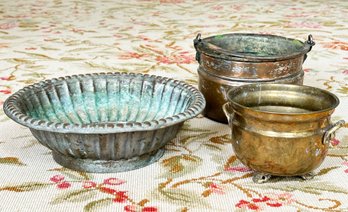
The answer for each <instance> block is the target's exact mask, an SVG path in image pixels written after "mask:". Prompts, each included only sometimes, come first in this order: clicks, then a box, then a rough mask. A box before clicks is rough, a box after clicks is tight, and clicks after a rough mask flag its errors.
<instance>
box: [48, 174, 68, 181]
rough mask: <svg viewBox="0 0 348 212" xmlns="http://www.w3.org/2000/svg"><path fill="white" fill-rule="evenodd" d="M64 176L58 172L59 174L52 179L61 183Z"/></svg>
mask: <svg viewBox="0 0 348 212" xmlns="http://www.w3.org/2000/svg"><path fill="white" fill-rule="evenodd" d="M64 178H65V177H64V176H63V175H60V174H58V175H54V176H53V177H51V178H50V180H51V181H52V182H54V183H59V182H61V181H62V180H64Z"/></svg>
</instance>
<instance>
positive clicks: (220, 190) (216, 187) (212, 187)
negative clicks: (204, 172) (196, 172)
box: [209, 183, 225, 194]
mask: <svg viewBox="0 0 348 212" xmlns="http://www.w3.org/2000/svg"><path fill="white" fill-rule="evenodd" d="M209 189H210V190H211V191H212V192H213V193H216V194H225V192H224V190H223V187H222V186H220V185H218V184H216V183H210V185H209Z"/></svg>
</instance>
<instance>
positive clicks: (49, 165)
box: [0, 0, 348, 212]
mask: <svg viewBox="0 0 348 212" xmlns="http://www.w3.org/2000/svg"><path fill="white" fill-rule="evenodd" d="M347 14H348V3H347V1H344V0H342V1H325V0H322V1H300V0H296V1H286V0H273V1H215V0H210V1H209V0H194V1H190V0H139V1H135V0H128V1H112V0H106V1H105V0H101V1H93V0H72V1H68V0H52V1H48V0H46V1H43V0H28V1H25V0H16V1H0V105H1V106H2V104H3V102H4V101H5V99H6V98H7V97H9V96H10V95H11V94H12V93H14V92H15V91H17V90H18V89H20V88H22V87H23V86H26V85H29V84H32V83H35V82H38V81H40V80H44V79H48V78H54V77H59V76H65V75H73V74H79V73H94V72H115V71H118V72H134V73H148V74H156V75H162V76H168V77H172V78H175V79H180V80H183V81H185V82H187V83H190V84H192V85H195V86H196V85H197V78H198V76H197V72H196V70H197V67H198V64H197V62H196V61H195V59H194V56H195V50H194V48H193V45H192V40H193V39H194V38H195V36H196V35H197V33H199V32H200V33H202V36H203V37H207V36H210V35H216V34H223V33H232V32H255V33H268V34H277V35H281V36H286V37H291V38H295V39H299V40H303V41H304V40H306V39H307V36H308V34H312V35H313V37H314V40H315V42H316V45H315V46H314V47H313V49H312V51H311V52H310V53H309V54H308V59H307V60H306V62H305V63H304V71H305V81H304V84H306V85H311V86H316V87H319V88H323V89H326V90H328V91H331V92H333V93H335V94H336V95H337V96H338V97H339V98H340V100H341V103H340V105H339V107H338V108H337V110H336V111H335V113H334V116H333V120H338V119H345V120H346V121H348V113H347V108H348V83H347V82H348V22H347ZM229 132H230V131H229V129H228V127H227V126H226V125H223V124H219V123H216V122H214V121H211V120H209V119H207V118H204V117H203V116H199V117H197V118H195V119H193V120H191V121H188V122H186V124H185V125H184V128H183V129H182V130H181V132H180V133H179V134H178V136H177V137H176V138H175V139H174V140H173V141H171V142H170V143H169V144H168V145H167V146H166V153H165V155H164V156H163V158H161V159H160V160H159V161H158V162H157V163H154V164H152V165H150V166H147V167H144V168H142V169H138V170H134V171H129V172H124V173H113V174H89V173H83V172H75V171H71V170H68V169H65V168H63V167H61V166H60V165H59V164H57V163H56V162H55V161H54V160H53V159H52V156H51V152H50V151H49V149H47V148H45V147H43V146H42V145H40V144H39V143H38V141H37V140H35V138H34V137H33V136H32V135H31V133H30V131H29V130H28V129H27V128H25V127H22V126H20V125H18V124H16V123H14V122H13V121H11V120H9V119H8V118H7V117H6V116H5V115H4V113H3V111H2V110H0V203H1V204H0V211H127V212H130V211H144V212H145V211H147V212H149V211H152V212H154V211H245V210H250V211H262V210H264V211H273V210H281V211H321V210H322V211H348V180H347V179H348V129H347V126H346V128H342V129H341V130H339V132H338V133H337V138H336V139H335V140H333V141H332V142H331V144H332V147H331V148H330V150H329V153H328V156H327V157H326V159H325V161H324V163H323V164H322V165H321V166H320V167H319V168H318V169H317V170H316V173H317V176H316V177H315V178H314V179H313V180H309V181H303V180H300V179H299V178H274V179H273V180H271V182H270V183H265V184H254V183H253V182H252V179H251V176H252V172H251V170H249V169H248V168H246V167H245V166H243V165H242V164H241V163H240V162H239V161H238V160H237V159H236V157H235V155H234V153H233V150H232V146H231V144H230V143H229Z"/></svg>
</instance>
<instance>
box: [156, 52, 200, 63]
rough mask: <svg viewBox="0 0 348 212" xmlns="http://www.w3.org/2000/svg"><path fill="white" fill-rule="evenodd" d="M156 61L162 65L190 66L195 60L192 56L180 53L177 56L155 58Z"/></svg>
mask: <svg viewBox="0 0 348 212" xmlns="http://www.w3.org/2000/svg"><path fill="white" fill-rule="evenodd" d="M156 60H157V61H158V62H160V63H164V64H191V63H194V61H195V59H194V57H193V56H192V55H189V54H187V52H181V53H180V54H177V55H172V56H169V57H168V56H165V55H161V56H157V57H156Z"/></svg>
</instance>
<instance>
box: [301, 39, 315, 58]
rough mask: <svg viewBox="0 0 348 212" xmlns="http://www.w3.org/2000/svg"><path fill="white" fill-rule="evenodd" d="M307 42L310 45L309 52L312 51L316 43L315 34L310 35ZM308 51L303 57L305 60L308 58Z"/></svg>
mask: <svg viewBox="0 0 348 212" xmlns="http://www.w3.org/2000/svg"><path fill="white" fill-rule="evenodd" d="M305 44H307V45H309V49H308V52H310V51H311V50H312V47H313V46H314V45H315V42H314V41H313V36H312V35H311V34H309V35H308V40H307V41H306V42H305ZM308 52H307V53H308ZM307 53H306V54H305V55H304V57H303V62H304V61H305V60H306V59H307Z"/></svg>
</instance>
